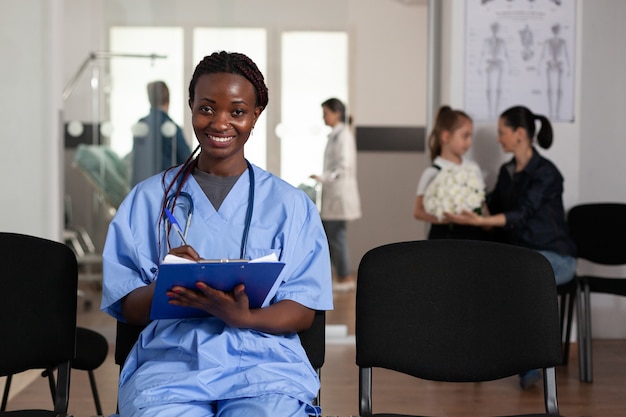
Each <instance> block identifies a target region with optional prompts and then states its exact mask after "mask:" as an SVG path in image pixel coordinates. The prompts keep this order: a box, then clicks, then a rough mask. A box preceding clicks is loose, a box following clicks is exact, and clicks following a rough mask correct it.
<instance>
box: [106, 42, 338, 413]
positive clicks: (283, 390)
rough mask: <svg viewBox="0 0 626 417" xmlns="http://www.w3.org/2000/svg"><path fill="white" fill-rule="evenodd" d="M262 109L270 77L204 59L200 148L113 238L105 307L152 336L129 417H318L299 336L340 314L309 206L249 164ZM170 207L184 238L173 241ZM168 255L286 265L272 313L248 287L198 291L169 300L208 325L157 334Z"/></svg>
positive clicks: (129, 388)
mask: <svg viewBox="0 0 626 417" xmlns="http://www.w3.org/2000/svg"><path fill="white" fill-rule="evenodd" d="M267 104H268V89H267V86H266V85H265V81H264V77H263V74H262V73H261V72H260V71H259V69H258V67H257V66H256V64H255V63H254V62H253V61H252V60H251V59H250V58H249V57H247V56H246V55H243V54H240V53H229V52H223V51H222V52H215V53H213V54H211V55H210V56H206V57H205V58H203V59H202V60H201V61H200V63H199V64H198V65H197V66H196V68H195V70H194V73H193V76H192V78H191V82H190V85H189V108H190V109H191V120H192V125H193V129H194V132H195V136H196V139H197V140H198V142H199V146H198V148H196V150H195V151H194V152H193V154H192V155H191V156H190V157H189V158H188V159H187V160H186V161H185V163H184V164H182V165H181V166H175V167H171V168H168V169H167V170H166V171H164V172H163V173H162V174H160V175H154V176H152V177H150V178H148V179H146V180H144V181H142V182H140V183H139V184H138V185H137V186H136V187H134V188H133V189H132V190H131V191H130V193H129V194H128V196H127V197H126V199H125V200H124V201H123V202H122V204H121V205H120V207H119V209H118V211H117V213H116V215H115V217H114V218H113V220H112V222H111V224H110V226H109V231H108V234H107V238H106V243H105V247H104V252H103V268H104V269H103V274H104V280H103V294H102V307H101V308H102V310H104V311H105V312H107V313H108V314H109V315H111V316H113V317H114V318H115V319H117V320H121V321H124V322H127V323H130V324H135V325H146V328H145V329H144V330H143V331H142V333H141V334H140V335H139V339H138V341H137V343H136V344H135V345H134V347H133V349H132V350H131V352H130V354H129V355H128V358H127V359H126V362H125V363H124V366H123V369H122V372H121V375H120V382H119V390H118V392H119V410H120V415H122V416H125V417H147V416H187V417H195V416H203V417H208V416H221V417H239V416H259V417H263V416H268V417H269V416H272V417H274V416H302V417H305V416H308V415H309V414H314V415H321V414H320V413H321V410H320V409H319V407H315V406H313V405H312V401H313V399H314V398H315V397H316V396H317V393H318V390H319V386H320V382H319V378H318V375H317V373H316V372H315V370H314V369H313V368H312V366H311V363H310V362H309V360H308V357H307V354H306V352H305V350H304V348H303V347H302V344H301V342H300V338H299V337H298V332H300V331H303V330H306V329H308V328H310V327H311V325H312V323H313V320H314V316H315V311H316V310H331V309H332V308H333V298H332V280H331V265H330V256H329V251H328V244H327V241H326V236H325V234H324V229H323V227H322V223H321V219H320V216H319V213H318V210H317V207H316V206H315V204H314V203H313V201H311V199H310V198H309V197H307V196H306V194H304V193H303V192H301V191H300V190H298V189H297V188H295V187H293V186H291V185H289V184H288V183H287V182H285V181H283V180H281V179H280V178H278V177H276V176H274V175H272V174H271V173H269V172H267V171H265V170H263V169H261V168H259V167H257V166H255V165H252V164H251V163H250V162H248V160H247V159H246V158H245V157H244V146H245V144H246V142H247V141H248V139H249V137H250V134H251V132H252V129H253V128H254V125H255V123H256V122H257V120H258V118H259V117H260V115H261V113H262V112H263V110H264V109H265V108H266V106H267ZM191 202H193V207H194V208H193V214H194V216H193V220H191V219H189V216H188V214H189V206H190V203H191ZM166 208H169V210H170V211H171V212H172V213H173V217H174V218H175V219H177V220H178V222H179V223H180V226H181V229H183V230H187V232H186V233H187V235H186V236H185V235H184V234H183V233H182V232H181V235H182V236H180V235H177V234H176V233H169V234H168V233H167V231H168V230H169V228H168V226H167V225H166V224H165V221H164V218H165V217H166V214H167V213H166V212H165V209H166ZM248 213H250V215H248ZM185 223H187V224H185ZM185 241H186V242H188V243H189V245H184V244H183V243H184V242H185ZM168 248H170V249H169V250H168ZM166 254H171V255H176V256H178V257H183V258H186V259H188V260H191V261H198V260H201V259H203V258H204V259H240V258H244V259H247V260H254V259H259V258H264V257H267V256H272V255H273V256H275V257H276V258H277V259H278V261H280V262H283V263H284V264H285V265H284V267H283V269H282V271H281V273H280V275H279V277H278V279H277V283H276V284H275V285H274V287H273V288H272V290H271V291H270V294H269V295H268V297H269V298H268V300H266V304H265V305H264V306H263V308H258V309H251V308H250V307H249V302H248V296H247V295H246V288H245V287H244V286H243V285H238V286H236V287H235V288H233V290H232V291H229V292H223V291H219V290H217V289H214V288H211V287H209V286H207V285H206V284H204V283H202V282H198V283H196V288H194V289H187V288H184V287H180V286H174V287H173V288H172V289H171V290H170V291H168V292H167V296H168V297H169V299H170V304H174V305H176V306H184V307H193V308H196V309H200V310H204V311H205V312H207V313H209V317H203V318H187V319H168V320H152V321H150V309H151V303H152V298H153V294H154V290H155V283H156V279H157V274H158V269H159V266H160V264H161V262H162V261H163V259H164V257H165V255H166Z"/></svg>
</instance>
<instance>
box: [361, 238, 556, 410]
mask: <svg viewBox="0 0 626 417" xmlns="http://www.w3.org/2000/svg"><path fill="white" fill-rule="evenodd" d="M560 363H561V340H560V329H559V311H558V306H557V296H556V284H555V280H554V272H553V271H552V267H551V266H550V263H549V262H548V261H547V259H546V258H545V257H544V256H543V255H541V254H540V253H539V252H536V251H533V250H530V249H526V248H522V247H517V246H510V245H505V244H502V243H494V242H485V241H473V240H446V239H442V240H423V241H413V242H399V243H391V244H387V245H383V246H380V247H377V248H374V249H372V250H370V251H369V252H367V253H366V254H365V255H364V256H363V258H362V260H361V262H360V264H359V268H358V277H357V291H356V364H357V366H358V367H359V413H360V416H392V415H393V416H396V417H400V416H401V415H400V414H373V413H374V411H373V409H374V408H375V407H373V406H374V405H375V398H374V397H373V395H372V391H373V389H372V388H373V383H374V381H375V378H374V368H385V369H388V370H392V371H396V372H400V373H403V374H406V375H410V376H413V377H416V378H420V379H424V380H430V381H440V382H451V383H468V382H469V383H474V382H482V381H492V380H498V379H502V378H506V377H510V376H516V375H518V374H519V373H521V372H524V371H527V370H530V369H543V396H542V397H541V398H542V399H543V404H541V402H540V401H537V408H538V412H537V413H536V414H526V415H533V416H557V415H558V414H559V409H558V402H557V393H556V373H555V366H556V365H559V364H560ZM420 395H424V397H425V399H426V397H428V396H429V395H430V394H429V393H419V392H417V393H416V394H415V396H414V398H413V399H412V400H413V401H414V402H415V404H416V408H418V407H419V404H420V400H419V398H420ZM539 398H540V397H537V399H539ZM429 400H430V401H432V398H430V399H429ZM441 401H444V402H451V401H454V398H450V397H447V398H442V399H441ZM442 406H443V404H442ZM491 409H493V407H490V410H491ZM541 409H543V411H539V410H541ZM417 412H418V411H416V413H417ZM420 415H422V414H420ZM404 416H405V417H407V416H406V415H404Z"/></svg>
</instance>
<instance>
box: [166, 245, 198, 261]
mask: <svg viewBox="0 0 626 417" xmlns="http://www.w3.org/2000/svg"><path fill="white" fill-rule="evenodd" d="M168 254H170V255H175V256H179V257H181V258H185V259H189V260H190V261H194V262H198V261H200V260H202V258H201V257H200V255H198V252H196V250H195V249H194V248H193V247H192V246H189V245H183V246H179V247H177V248H172V249H170V251H169V252H168Z"/></svg>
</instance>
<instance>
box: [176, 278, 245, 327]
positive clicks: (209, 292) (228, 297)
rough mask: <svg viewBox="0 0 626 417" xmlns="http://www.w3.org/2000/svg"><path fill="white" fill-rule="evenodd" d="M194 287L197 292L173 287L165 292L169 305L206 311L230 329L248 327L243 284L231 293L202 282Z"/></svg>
mask: <svg viewBox="0 0 626 417" xmlns="http://www.w3.org/2000/svg"><path fill="white" fill-rule="evenodd" d="M196 287H197V290H192V289H188V288H185V287H180V286H175V287H173V288H172V289H171V291H168V292H167V296H168V297H169V299H170V301H169V302H170V304H173V305H177V306H182V307H192V308H197V309H200V310H203V311H206V312H207V313H209V314H211V315H213V316H215V317H217V318H219V319H220V320H222V321H223V322H224V323H226V324H227V325H229V326H231V327H248V323H249V319H250V314H251V313H250V302H249V300H248V295H247V294H246V292H245V287H244V285H243V284H239V285H237V286H235V288H234V289H233V291H232V292H224V291H220V290H217V289H215V288H212V287H209V286H208V285H206V284H205V283H203V282H197V283H196Z"/></svg>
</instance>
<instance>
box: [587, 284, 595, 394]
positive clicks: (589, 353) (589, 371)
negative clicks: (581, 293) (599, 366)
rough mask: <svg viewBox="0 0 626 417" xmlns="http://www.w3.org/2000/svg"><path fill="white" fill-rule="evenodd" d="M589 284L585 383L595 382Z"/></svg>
mask: <svg viewBox="0 0 626 417" xmlns="http://www.w3.org/2000/svg"><path fill="white" fill-rule="evenodd" d="M589 292H590V291H589V284H587V283H585V322H586V326H585V332H586V335H585V363H586V367H585V382H593V352H592V350H591V349H592V347H591V345H592V340H591V338H592V334H591V296H590V294H589Z"/></svg>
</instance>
